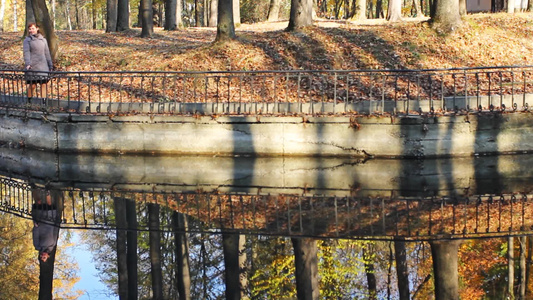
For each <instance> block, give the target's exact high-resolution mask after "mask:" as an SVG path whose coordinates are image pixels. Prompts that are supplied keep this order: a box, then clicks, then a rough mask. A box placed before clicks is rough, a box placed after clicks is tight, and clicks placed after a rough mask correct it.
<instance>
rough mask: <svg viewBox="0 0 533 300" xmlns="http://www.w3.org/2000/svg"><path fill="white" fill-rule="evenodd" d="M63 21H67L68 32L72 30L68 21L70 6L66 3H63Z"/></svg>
mask: <svg viewBox="0 0 533 300" xmlns="http://www.w3.org/2000/svg"><path fill="white" fill-rule="evenodd" d="M65 19H66V20H67V28H68V30H72V22H71V21H70V4H69V2H68V1H67V2H65Z"/></svg>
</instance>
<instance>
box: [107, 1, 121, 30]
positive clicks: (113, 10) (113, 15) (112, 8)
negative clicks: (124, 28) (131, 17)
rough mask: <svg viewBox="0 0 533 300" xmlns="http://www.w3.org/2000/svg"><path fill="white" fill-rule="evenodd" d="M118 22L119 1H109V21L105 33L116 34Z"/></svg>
mask: <svg viewBox="0 0 533 300" xmlns="http://www.w3.org/2000/svg"><path fill="white" fill-rule="evenodd" d="M117 21H118V0H107V19H106V29H105V32H116V31H117Z"/></svg>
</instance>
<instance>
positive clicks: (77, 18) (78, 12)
mask: <svg viewBox="0 0 533 300" xmlns="http://www.w3.org/2000/svg"><path fill="white" fill-rule="evenodd" d="M74 11H75V14H74V16H75V17H76V29H80V5H79V2H78V0H75V1H74Z"/></svg>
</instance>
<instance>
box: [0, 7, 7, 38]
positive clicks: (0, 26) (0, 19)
mask: <svg viewBox="0 0 533 300" xmlns="http://www.w3.org/2000/svg"><path fill="white" fill-rule="evenodd" d="M5 11H6V0H2V1H0V32H3V31H4V15H5Z"/></svg>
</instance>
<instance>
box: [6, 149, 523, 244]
mask: <svg viewBox="0 0 533 300" xmlns="http://www.w3.org/2000/svg"><path fill="white" fill-rule="evenodd" d="M531 159H532V157H531V156H529V155H521V156H505V157H480V158H461V159H448V160H444V161H443V160H424V161H414V160H406V161H397V160H370V161H358V160H345V159H310V158H294V159H281V158H279V159H278V158H254V159H250V158H207V157H187V158H183V157H180V158H176V157H150V158H147V157H127V156H125V157H116V158H113V157H87V156H69V155H57V154H43V153H40V154H35V153H34V154H32V153H27V152H19V151H16V150H13V151H6V152H4V155H3V157H2V162H1V164H2V166H3V169H4V177H3V178H2V181H1V191H2V196H3V197H4V198H3V199H4V201H3V202H2V210H4V211H9V212H11V213H15V214H19V215H21V216H23V217H30V213H31V211H30V210H31V202H32V200H31V187H30V182H31V184H34V185H37V186H41V187H46V188H48V189H50V190H51V191H53V193H54V194H55V195H57V197H58V200H59V202H60V204H61V205H60V206H61V207H63V215H62V225H61V226H62V227H65V228H88V229H89V228H91V229H98V228H102V229H114V228H117V227H121V226H123V225H121V224H117V223H116V220H117V218H116V211H117V207H116V205H119V204H117V201H122V200H121V199H127V200H131V201H126V202H128V203H135V206H136V211H137V223H136V228H135V229H137V230H149V229H152V230H153V229H154V228H150V226H149V222H148V217H147V214H146V211H147V206H148V205H154V204H155V205H157V206H159V207H160V209H161V211H160V215H161V220H169V217H168V216H170V215H171V214H172V213H174V212H179V213H181V214H184V215H187V216H188V217H189V219H191V220H195V221H194V222H193V221H191V222H190V223H189V227H188V228H187V229H186V231H188V232H209V233H222V232H239V233H243V234H261V235H282V236H308V237H324V238H326V237H333V238H351V239H391V240H392V239H407V240H427V239H435V238H437V239H438V238H472V237H494V236H504V235H523V234H530V233H531V232H532V231H533V216H532V214H533V210H532V206H533V201H532V200H533V193H532V186H531V182H532V180H531V179H532V176H533V175H532V174H531V171H530V170H531V168H530V166H531ZM112 161H114V162H115V163H114V164H112V165H110V164H109V163H110V162H112ZM14 162H16V163H14ZM35 165H39V166H40V167H39V168H33V166H35ZM158 166H159V167H158ZM163 166H164V167H163ZM156 170H157V171H156ZM237 170H238V171H237ZM26 171H28V172H29V173H25V172H26ZM22 174H24V175H22ZM120 205H122V204H120ZM118 211H120V212H121V213H122V212H123V211H122V209H119V210H118ZM174 225H175V224H172V222H166V221H162V222H161V223H160V228H159V229H158V230H164V231H172V230H176V228H175V227H173V226H174ZM130 229H132V228H130ZM181 230H184V229H181Z"/></svg>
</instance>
